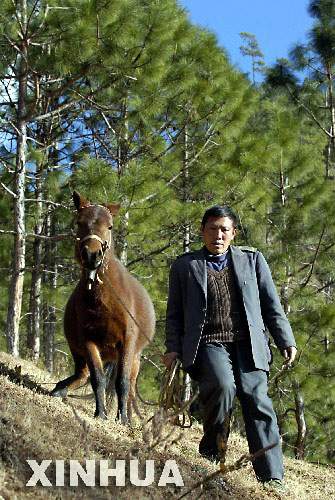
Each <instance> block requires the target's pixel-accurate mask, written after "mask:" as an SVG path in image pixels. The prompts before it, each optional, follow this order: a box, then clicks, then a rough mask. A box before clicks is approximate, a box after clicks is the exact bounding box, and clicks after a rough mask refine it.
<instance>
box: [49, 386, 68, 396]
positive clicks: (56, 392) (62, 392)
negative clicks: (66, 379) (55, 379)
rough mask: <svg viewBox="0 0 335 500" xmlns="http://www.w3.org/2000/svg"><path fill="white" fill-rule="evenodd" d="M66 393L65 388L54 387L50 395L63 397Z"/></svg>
mask: <svg viewBox="0 0 335 500" xmlns="http://www.w3.org/2000/svg"><path fill="white" fill-rule="evenodd" d="M66 395H67V388H65V389H57V387H55V389H54V390H53V391H51V392H50V396H53V397H54V398H65V396H66Z"/></svg>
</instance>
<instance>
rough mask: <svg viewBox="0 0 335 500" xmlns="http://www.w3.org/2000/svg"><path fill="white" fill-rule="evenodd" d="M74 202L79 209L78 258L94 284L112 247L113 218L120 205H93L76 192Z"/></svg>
mask: <svg viewBox="0 0 335 500" xmlns="http://www.w3.org/2000/svg"><path fill="white" fill-rule="evenodd" d="M73 201H74V204H75V207H76V209H77V244H76V257H77V259H78V260H79V262H80V264H81V266H82V267H83V268H84V269H85V270H86V271H87V273H88V276H89V278H88V279H89V281H93V282H94V281H95V277H96V273H97V270H98V269H99V268H100V267H101V266H102V264H103V262H104V258H105V254H106V252H107V250H108V249H109V248H111V247H112V244H113V242H112V229H113V216H114V215H116V214H117V213H118V211H119V208H120V205H118V204H114V203H112V204H108V205H91V203H90V202H89V201H88V200H87V199H86V198H84V197H82V196H81V195H80V194H79V193H77V192H76V191H74V193H73Z"/></svg>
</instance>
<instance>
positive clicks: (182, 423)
mask: <svg viewBox="0 0 335 500" xmlns="http://www.w3.org/2000/svg"><path fill="white" fill-rule="evenodd" d="M183 379H184V374H183V371H182V368H181V361H180V359H176V360H175V361H174V362H173V363H172V365H171V367H170V369H169V370H168V369H166V370H165V373H164V376H163V382H162V386H161V390H160V394H159V406H160V407H161V408H163V410H165V412H166V413H169V412H170V413H171V411H172V418H173V423H174V424H175V425H178V426H179V427H182V428H184V429H185V428H189V427H191V426H192V423H193V419H192V416H191V414H190V411H189V409H190V405H191V403H192V402H193V401H194V399H195V398H196V397H197V394H195V395H194V396H193V398H192V399H191V400H190V401H184V393H185V384H184V380H183Z"/></svg>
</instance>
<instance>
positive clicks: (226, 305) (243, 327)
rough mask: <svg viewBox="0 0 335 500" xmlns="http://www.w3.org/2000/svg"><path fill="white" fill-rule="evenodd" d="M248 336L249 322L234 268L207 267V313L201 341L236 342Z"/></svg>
mask: <svg viewBox="0 0 335 500" xmlns="http://www.w3.org/2000/svg"><path fill="white" fill-rule="evenodd" d="M248 337H249V332H248V323H247V320H246V316H245V312H244V309H243V305H242V303H241V297H240V296H239V293H238V290H237V287H236V283H235V277H234V271H233V268H232V267H231V266H227V267H225V268H224V269H222V271H214V270H212V269H210V268H208V267H207V311H206V318H205V324H204V328H203V331H202V336H201V341H202V342H205V343H207V342H214V341H216V342H234V341H236V340H242V339H246V338H248Z"/></svg>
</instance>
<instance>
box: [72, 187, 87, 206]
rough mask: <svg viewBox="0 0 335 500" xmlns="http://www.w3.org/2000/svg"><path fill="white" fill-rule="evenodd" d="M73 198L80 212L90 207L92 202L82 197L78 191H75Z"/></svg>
mask: <svg viewBox="0 0 335 500" xmlns="http://www.w3.org/2000/svg"><path fill="white" fill-rule="evenodd" d="M72 198H73V202H74V206H75V207H76V209H77V210H80V209H81V208H84V207H89V206H90V202H89V201H88V200H86V198H84V197H83V196H81V194H79V193H78V191H73V195H72Z"/></svg>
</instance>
